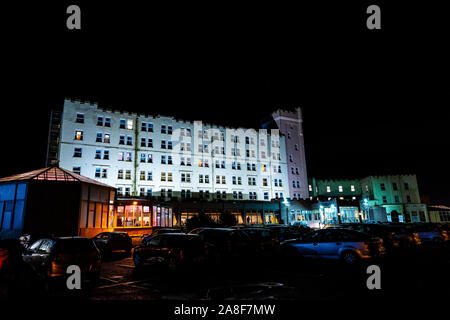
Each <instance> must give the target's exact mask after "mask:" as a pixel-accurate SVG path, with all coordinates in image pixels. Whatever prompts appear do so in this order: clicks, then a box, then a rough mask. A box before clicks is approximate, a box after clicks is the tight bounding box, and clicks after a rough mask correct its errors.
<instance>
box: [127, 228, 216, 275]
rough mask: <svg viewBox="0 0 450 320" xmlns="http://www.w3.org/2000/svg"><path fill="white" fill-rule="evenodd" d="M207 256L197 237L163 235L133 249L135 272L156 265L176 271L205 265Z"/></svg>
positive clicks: (202, 243) (173, 234)
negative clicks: (183, 267)
mask: <svg viewBox="0 0 450 320" xmlns="http://www.w3.org/2000/svg"><path fill="white" fill-rule="evenodd" d="M208 254H209V252H208V246H207V245H206V244H205V243H204V242H203V241H202V240H201V238H200V236H199V235H195V234H186V233H163V234H159V235H157V236H154V237H153V238H151V239H150V240H148V241H146V242H145V243H143V244H142V245H140V246H137V247H136V248H134V249H133V261H134V265H135V267H136V269H137V270H141V269H142V268H143V267H146V266H147V267H148V266H155V265H158V266H164V267H167V268H168V269H169V270H171V271H176V270H177V269H178V268H179V267H181V266H192V265H194V264H199V263H206V262H207V260H208V257H209V256H208Z"/></svg>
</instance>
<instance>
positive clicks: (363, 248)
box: [283, 229, 385, 264]
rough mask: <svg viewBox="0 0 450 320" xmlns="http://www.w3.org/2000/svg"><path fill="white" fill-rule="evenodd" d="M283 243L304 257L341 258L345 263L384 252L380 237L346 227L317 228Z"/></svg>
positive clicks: (378, 255) (379, 255) (351, 262)
mask: <svg viewBox="0 0 450 320" xmlns="http://www.w3.org/2000/svg"><path fill="white" fill-rule="evenodd" d="M283 245H284V246H287V247H290V248H291V249H295V250H293V251H294V252H295V253H296V254H297V255H299V256H301V257H304V258H313V259H317V258H322V259H335V260H337V259H341V260H342V261H343V262H345V263H346V264H356V263H357V262H358V261H360V260H361V259H369V258H374V257H381V256H383V255H384V254H385V248H384V245H383V240H382V239H381V238H378V237H372V236H370V235H368V234H365V233H362V232H358V231H353V230H347V229H322V230H317V231H313V232H310V233H308V234H305V235H303V236H302V237H301V238H299V239H295V240H287V241H285V242H284V243H283ZM291 252H292V251H291Z"/></svg>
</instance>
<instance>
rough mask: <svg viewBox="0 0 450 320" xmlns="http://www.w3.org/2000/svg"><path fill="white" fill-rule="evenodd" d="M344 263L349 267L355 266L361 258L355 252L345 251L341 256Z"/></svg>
mask: <svg viewBox="0 0 450 320" xmlns="http://www.w3.org/2000/svg"><path fill="white" fill-rule="evenodd" d="M341 259H342V261H343V262H344V263H345V264H347V265H355V264H357V263H358V261H359V257H358V255H357V254H356V253H354V252H353V251H344V252H343V253H342V255H341Z"/></svg>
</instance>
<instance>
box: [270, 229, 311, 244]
mask: <svg viewBox="0 0 450 320" xmlns="http://www.w3.org/2000/svg"><path fill="white" fill-rule="evenodd" d="M266 228H268V229H270V230H271V231H273V232H274V233H275V236H276V238H277V239H278V241H280V242H282V241H284V240H289V239H296V238H298V237H300V236H301V235H303V234H305V233H308V232H310V231H311V229H310V228H309V227H305V226H283V225H268V226H266Z"/></svg>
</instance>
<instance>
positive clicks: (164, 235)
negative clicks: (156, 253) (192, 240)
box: [156, 232, 198, 237]
mask: <svg viewBox="0 0 450 320" xmlns="http://www.w3.org/2000/svg"><path fill="white" fill-rule="evenodd" d="M180 236H194V237H196V236H198V235H197V234H193V233H183V232H177V233H162V234H159V235H157V236H156V237H180Z"/></svg>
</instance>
